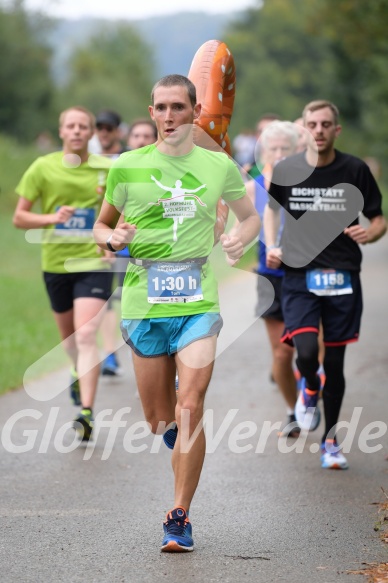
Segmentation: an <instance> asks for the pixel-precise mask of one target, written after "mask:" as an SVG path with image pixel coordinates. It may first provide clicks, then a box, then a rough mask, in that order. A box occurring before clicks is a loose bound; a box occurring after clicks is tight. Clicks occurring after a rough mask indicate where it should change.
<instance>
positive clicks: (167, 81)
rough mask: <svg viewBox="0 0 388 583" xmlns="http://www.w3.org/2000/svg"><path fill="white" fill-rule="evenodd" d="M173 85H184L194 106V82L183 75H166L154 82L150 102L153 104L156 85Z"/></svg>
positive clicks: (195, 92) (195, 100) (195, 101)
mask: <svg viewBox="0 0 388 583" xmlns="http://www.w3.org/2000/svg"><path fill="white" fill-rule="evenodd" d="M175 85H180V86H181V87H186V89H187V93H188V95H189V98H190V102H191V105H192V106H193V107H194V106H195V105H197V91H196V89H195V85H194V83H192V81H190V79H188V78H187V77H185V76H184V75H166V76H165V77H162V78H161V79H159V81H157V82H156V83H155V85H154V86H153V88H152V91H151V103H152V105H153V104H154V94H155V90H156V89H157V88H158V87H174V86H175Z"/></svg>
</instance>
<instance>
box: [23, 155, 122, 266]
mask: <svg viewBox="0 0 388 583" xmlns="http://www.w3.org/2000/svg"><path fill="white" fill-rule="evenodd" d="M63 162H64V157H63V152H53V153H51V154H47V155H46V156H41V157H40V158H37V160H35V162H33V163H32V164H31V166H30V167H29V168H28V169H27V170H26V172H25V173H24V175H23V176H22V178H21V180H20V182H19V184H18V185H17V187H16V192H17V194H19V195H20V196H23V197H24V198H26V199H28V200H30V201H32V202H36V201H38V200H39V201H40V205H41V212H42V213H43V214H46V213H48V214H51V213H55V211H56V210H57V208H58V207H60V206H63V205H68V206H74V207H76V209H79V210H77V212H76V215H75V216H74V218H72V220H70V221H69V222H68V223H69V224H68V228H63V226H58V225H49V226H47V227H44V234H43V240H42V269H43V271H47V272H49V273H68V272H69V271H71V272H73V271H77V272H78V271H91V270H95V269H107V268H109V266H108V265H107V263H106V262H102V261H101V256H102V252H101V250H99V249H98V247H97V245H96V243H95V241H94V239H93V235H92V233H91V231H90V229H91V228H92V227H93V224H94V221H95V220H96V218H97V215H98V212H99V210H100V207H101V203H102V200H103V196H104V192H105V186H106V177H107V174H108V169H109V166H110V164H111V162H110V160H108V159H107V158H103V157H101V156H94V155H93V156H90V157H89V161H88V162H85V163H83V164H81V165H80V166H78V167H69V166H68V165H66V162H65V163H63ZM92 164H93V165H92Z"/></svg>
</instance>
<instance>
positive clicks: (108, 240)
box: [106, 234, 118, 253]
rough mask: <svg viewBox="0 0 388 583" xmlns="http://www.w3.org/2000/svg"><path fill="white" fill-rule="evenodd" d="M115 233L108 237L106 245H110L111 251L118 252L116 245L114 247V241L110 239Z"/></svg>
mask: <svg viewBox="0 0 388 583" xmlns="http://www.w3.org/2000/svg"><path fill="white" fill-rule="evenodd" d="M112 237H113V234H112V235H110V237H108V238H107V240H106V246H107V247H108V249H109V251H112V253H117V251H118V249H115V248H114V247H112V243H111V242H110V240H111V239H112Z"/></svg>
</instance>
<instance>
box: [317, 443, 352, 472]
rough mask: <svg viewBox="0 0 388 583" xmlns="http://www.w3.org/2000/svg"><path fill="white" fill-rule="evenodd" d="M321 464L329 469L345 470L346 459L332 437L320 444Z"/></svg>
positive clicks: (346, 466)
mask: <svg viewBox="0 0 388 583" xmlns="http://www.w3.org/2000/svg"><path fill="white" fill-rule="evenodd" d="M321 466H322V468H325V469H329V470H347V469H348V467H349V464H348V460H347V459H346V457H345V456H344V454H343V453H342V452H341V450H340V448H339V446H338V445H337V444H336V443H335V441H334V440H333V439H327V440H326V441H325V443H322V445H321Z"/></svg>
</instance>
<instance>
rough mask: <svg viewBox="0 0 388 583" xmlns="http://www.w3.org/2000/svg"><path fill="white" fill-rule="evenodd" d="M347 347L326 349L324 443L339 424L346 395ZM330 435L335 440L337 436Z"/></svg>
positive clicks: (324, 364)
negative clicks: (345, 368) (345, 369)
mask: <svg viewBox="0 0 388 583" xmlns="http://www.w3.org/2000/svg"><path fill="white" fill-rule="evenodd" d="M345 349H346V346H327V347H326V348H325V359H324V363H323V366H324V369H325V374H326V382H325V386H324V389H323V408H324V411H325V420H326V427H325V434H324V436H323V439H322V441H324V440H325V439H326V436H327V434H328V433H329V431H331V430H332V429H333V427H334V426H335V425H336V424H337V422H338V419H339V414H340V410H341V405H342V400H343V397H344V393H345V377H344V361H345ZM332 433H333V432H331V434H330V438H331V439H334V438H335V435H332Z"/></svg>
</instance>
